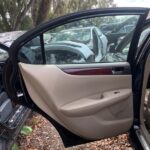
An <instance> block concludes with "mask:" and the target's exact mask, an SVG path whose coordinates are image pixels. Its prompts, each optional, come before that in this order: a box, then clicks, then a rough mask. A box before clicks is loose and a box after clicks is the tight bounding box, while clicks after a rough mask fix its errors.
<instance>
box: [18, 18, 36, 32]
mask: <svg viewBox="0 0 150 150" xmlns="http://www.w3.org/2000/svg"><path fill="white" fill-rule="evenodd" d="M32 27H33V21H32V19H31V17H29V16H25V18H24V19H23V20H22V23H21V24H20V30H29V29H31V28H32Z"/></svg>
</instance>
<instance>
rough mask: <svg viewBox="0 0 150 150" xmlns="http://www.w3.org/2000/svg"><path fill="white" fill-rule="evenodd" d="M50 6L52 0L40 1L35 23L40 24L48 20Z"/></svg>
mask: <svg viewBox="0 0 150 150" xmlns="http://www.w3.org/2000/svg"><path fill="white" fill-rule="evenodd" d="M50 8H51V0H42V1H41V2H40V5H39V9H38V13H37V19H36V24H35V25H39V24H41V23H43V22H44V21H46V20H47V17H48V14H49V11H50Z"/></svg>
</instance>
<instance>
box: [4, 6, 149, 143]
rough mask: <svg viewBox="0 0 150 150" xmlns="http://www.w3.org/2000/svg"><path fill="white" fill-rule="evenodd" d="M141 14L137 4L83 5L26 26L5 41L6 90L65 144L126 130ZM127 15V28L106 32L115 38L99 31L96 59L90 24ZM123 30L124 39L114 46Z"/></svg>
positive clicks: (117, 20)
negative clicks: (120, 46)
mask: <svg viewBox="0 0 150 150" xmlns="http://www.w3.org/2000/svg"><path fill="white" fill-rule="evenodd" d="M147 14H148V9H143V8H138V9H137V8H116V9H102V10H99V9H98V10H88V11H83V12H78V13H74V14H71V15H67V16H64V17H60V18H58V19H54V20H52V21H50V22H48V23H45V24H43V25H41V26H39V27H37V28H35V29H33V30H31V31H29V32H27V33H26V34H24V35H23V36H22V37H20V38H19V39H18V40H16V41H15V42H14V43H13V45H12V46H11V48H10V51H9V59H8V61H7V63H6V65H5V71H4V82H5V87H6V90H7V92H8V94H9V96H10V97H11V99H12V100H13V101H15V102H16V103H19V104H22V105H25V106H27V107H29V108H31V109H33V110H35V111H37V112H39V113H40V114H42V115H43V116H45V117H46V118H47V119H49V120H50V122H51V123H52V124H53V125H54V126H55V127H56V129H57V130H58V132H59V133H60V135H61V137H62V140H63V142H64V144H65V146H71V145H76V144H81V143H84V142H88V141H93V140H98V139H101V138H106V137H111V136H115V135H118V134H121V133H124V132H127V131H128V130H129V129H130V128H131V126H132V123H133V97H132V95H133V93H132V69H133V67H134V58H135V57H134V56H135V54H136V50H137V45H138V40H139V36H140V33H141V30H142V26H143V23H144V21H145V19H146V17H147ZM130 18H134V19H133V21H132V22H131V25H132V30H127V31H126V33H125V34H124V35H123V36H120V37H119V36H117V37H116V36H113V35H112V36H113V37H111V39H112V38H114V41H115V42H113V43H110V42H109V38H108V34H105V33H103V35H101V37H103V38H102V39H101V40H104V39H105V40H104V41H103V42H101V43H100V42H99V43H97V44H99V45H98V46H99V47H101V51H102V52H103V53H99V58H100V61H99V62H96V61H95V55H96V54H95V53H94V52H95V50H94V47H96V46H95V45H94V44H96V43H93V41H94V40H93V37H92V35H91V31H90V30H91V27H94V26H95V27H97V28H99V30H100V31H101V28H100V26H102V25H103V24H111V23H123V22H125V21H126V20H129V19H130ZM128 25H129V24H128ZM114 35H115V34H114ZM129 35H130V37H131V38H130V41H129V42H128V45H127V46H126V47H125V48H124V49H122V50H121V51H119V52H118V51H115V49H116V48H117V46H118V44H119V43H120V42H121V41H122V40H123V39H125V38H126V37H127V36H129ZM106 39H107V40H106Z"/></svg>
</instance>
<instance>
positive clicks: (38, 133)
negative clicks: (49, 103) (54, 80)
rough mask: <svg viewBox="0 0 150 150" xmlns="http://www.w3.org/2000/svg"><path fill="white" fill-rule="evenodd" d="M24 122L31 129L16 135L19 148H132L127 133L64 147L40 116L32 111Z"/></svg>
mask: <svg viewBox="0 0 150 150" xmlns="http://www.w3.org/2000/svg"><path fill="white" fill-rule="evenodd" d="M25 124H26V125H28V126H31V127H32V129H33V131H32V133H30V134H29V135H27V136H25V135H21V134H20V135H19V136H18V139H17V145H18V146H19V150H93V149H94V150H133V148H132V146H131V144H130V143H129V141H128V134H123V135H119V136H117V137H112V138H108V139H104V140H100V141H96V142H91V143H88V144H83V145H79V146H74V147H70V148H64V146H63V143H62V140H61V138H60V136H59V134H58V133H57V131H56V130H55V128H54V127H53V126H52V125H51V124H50V123H49V121H47V120H46V119H45V118H43V117H42V116H40V115H38V114H36V113H34V114H33V115H32V117H30V118H29V119H28V120H27V121H26V123H25Z"/></svg>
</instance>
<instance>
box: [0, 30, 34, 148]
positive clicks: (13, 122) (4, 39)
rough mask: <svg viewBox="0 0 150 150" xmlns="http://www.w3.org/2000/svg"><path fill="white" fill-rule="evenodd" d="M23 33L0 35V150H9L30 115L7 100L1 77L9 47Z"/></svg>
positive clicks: (29, 112) (22, 107)
mask: <svg viewBox="0 0 150 150" xmlns="http://www.w3.org/2000/svg"><path fill="white" fill-rule="evenodd" d="M23 33H24V32H21V31H19V32H16V31H15V32H8V33H0V42H1V43H0V150H9V149H11V146H12V144H13V143H14V141H15V139H16V137H17V135H18V134H19V132H20V130H21V128H22V125H23V124H24V122H25V120H26V119H27V118H28V116H29V115H30V114H31V110H30V109H29V108H27V107H25V106H22V105H18V104H17V103H14V102H13V101H12V100H11V99H10V98H9V96H8V95H7V93H6V91H5V89H4V85H3V77H2V74H3V71H4V70H3V67H4V63H5V60H6V59H7V58H8V57H9V55H8V51H9V47H10V45H11V43H12V42H13V40H15V38H18V37H19V36H20V35H22V34H23ZM11 36H12V37H11Z"/></svg>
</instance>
